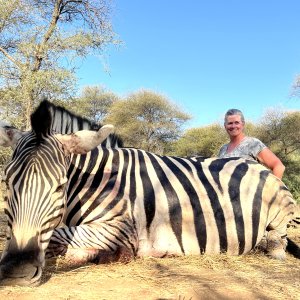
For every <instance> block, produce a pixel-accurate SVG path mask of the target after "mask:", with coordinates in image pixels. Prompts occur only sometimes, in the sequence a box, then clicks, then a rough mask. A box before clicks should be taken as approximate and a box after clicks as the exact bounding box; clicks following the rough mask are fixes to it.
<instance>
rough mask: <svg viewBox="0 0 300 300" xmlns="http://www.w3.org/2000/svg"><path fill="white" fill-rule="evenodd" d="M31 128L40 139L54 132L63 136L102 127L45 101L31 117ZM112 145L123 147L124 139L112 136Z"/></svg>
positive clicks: (110, 139)
mask: <svg viewBox="0 0 300 300" xmlns="http://www.w3.org/2000/svg"><path fill="white" fill-rule="evenodd" d="M31 127H32V129H33V131H34V132H35V133H36V135H37V137H38V138H39V139H40V138H41V136H42V134H44V135H45V134H47V133H50V132H51V131H54V132H56V133H61V134H69V133H74V132H77V131H79V130H83V129H86V130H95V131H96V130H99V129H100V128H101V127H102V125H101V124H97V123H95V122H92V121H90V120H89V119H87V118H83V117H80V116H78V115H76V114H74V113H72V112H70V111H69V110H67V109H65V108H64V107H61V106H58V105H54V104H53V103H51V102H49V101H48V100H43V101H42V102H41V103H40V105H39V106H38V107H37V108H36V110H35V112H34V113H33V114H32V115H31ZM109 144H110V145H118V147H122V146H123V141H122V139H121V138H120V137H119V136H118V135H116V134H111V135H110V137H109Z"/></svg>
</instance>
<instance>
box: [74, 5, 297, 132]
mask: <svg viewBox="0 0 300 300" xmlns="http://www.w3.org/2000/svg"><path fill="white" fill-rule="evenodd" d="M299 16H300V1H299V0H284V1H283V0H251V1H250V0H248V1H246V0H244V1H241V0H206V1H204V0H184V1H183V0H181V1H179V0H151V1H149V0H114V7H113V15H112V25H113V28H114V31H115V32H116V33H117V34H118V36H119V38H120V39H121V40H122V42H123V44H122V46H120V47H117V48H116V47H114V48H113V47H110V48H109V49H107V51H106V53H105V56H104V57H102V58H101V57H88V58H87V59H86V60H85V61H83V62H82V63H81V66H80V69H79V70H78V73H77V75H78V77H79V79H80V81H79V83H80V86H81V87H84V86H86V85H103V86H104V87H105V88H107V89H108V90H110V91H112V92H114V93H116V94H118V95H119V96H120V97H126V95H128V94H130V93H133V92H137V91H139V90H141V89H147V90H151V91H154V92H157V93H160V94H162V95H164V96H165V97H166V98H167V99H169V100H170V101H171V102H172V103H175V104H176V105H177V106H179V108H180V109H181V110H183V111H185V112H187V113H188V114H190V115H191V116H192V120H191V121H190V122H189V123H188V124H187V127H188V128H194V127H201V126H206V125H209V124H212V123H215V122H222V120H223V116H224V113H225V112H226V111H227V110H228V109H230V108H238V109H241V110H242V111H243V112H244V115H245V118H246V121H247V120H250V121H252V122H258V121H259V120H260V119H261V118H262V117H263V115H264V113H266V111H268V110H270V109H281V110H300V97H299V98H297V97H291V93H292V85H293V83H294V81H295V78H296V77H297V75H300V17H299Z"/></svg>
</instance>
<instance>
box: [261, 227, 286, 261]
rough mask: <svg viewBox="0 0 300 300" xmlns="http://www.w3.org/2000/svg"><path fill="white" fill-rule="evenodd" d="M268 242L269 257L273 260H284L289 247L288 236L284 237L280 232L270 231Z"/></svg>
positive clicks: (267, 237)
mask: <svg viewBox="0 0 300 300" xmlns="http://www.w3.org/2000/svg"><path fill="white" fill-rule="evenodd" d="M266 241H267V242H266V252H267V255H268V256H270V257H272V258H276V259H280V260H284V259H285V257H286V253H285V250H286V246H287V238H286V235H284V236H283V237H282V236H281V235H280V233H279V232H278V231H276V230H270V231H268V232H267V233H266Z"/></svg>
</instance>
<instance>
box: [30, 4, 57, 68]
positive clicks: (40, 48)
mask: <svg viewBox="0 0 300 300" xmlns="http://www.w3.org/2000/svg"><path fill="white" fill-rule="evenodd" d="M61 5H62V0H57V1H56V2H55V6H54V9H53V13H52V18H51V22H50V25H49V28H48V30H47V31H46V33H45V35H44V38H43V41H42V42H41V43H40V44H39V46H38V49H37V52H36V56H35V64H34V68H33V71H37V70H39V69H40V67H41V64H42V61H43V58H44V54H45V50H44V49H45V47H44V46H45V45H46V44H47V42H48V41H49V39H50V37H51V36H52V34H53V32H54V30H55V28H56V24H57V22H58V19H59V16H60V10H61Z"/></svg>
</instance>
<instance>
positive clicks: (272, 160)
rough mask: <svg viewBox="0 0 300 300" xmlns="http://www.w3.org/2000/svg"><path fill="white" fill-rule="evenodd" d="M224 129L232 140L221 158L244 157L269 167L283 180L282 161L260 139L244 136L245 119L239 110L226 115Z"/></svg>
mask: <svg viewBox="0 0 300 300" xmlns="http://www.w3.org/2000/svg"><path fill="white" fill-rule="evenodd" d="M224 127H225V130H226V131H227V133H228V136H229V138H230V143H228V144H225V145H223V146H222V147H221V149H220V151H219V155H218V156H219V157H221V158H225V157H243V158H246V159H251V160H256V161H258V162H260V163H262V164H263V165H265V166H266V167H268V168H269V169H270V170H271V171H272V172H273V174H274V175H275V176H277V177H278V178H280V179H281V178H282V176H283V173H284V169H285V167H284V165H283V163H282V162H281V160H280V159H279V158H278V157H277V156H276V155H275V154H274V153H273V152H272V151H271V150H270V149H269V148H268V147H267V146H266V145H265V144H264V143H262V142H261V141H260V140H259V139H257V138H253V137H248V136H246V135H245V134H244V127H245V118H244V115H243V113H242V112H241V111H240V110H238V109H230V110H228V111H227V112H226V114H225V119H224Z"/></svg>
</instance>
